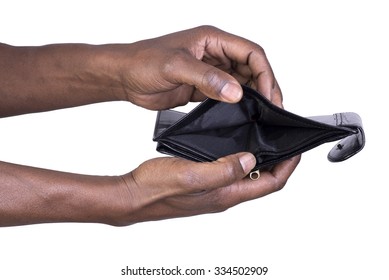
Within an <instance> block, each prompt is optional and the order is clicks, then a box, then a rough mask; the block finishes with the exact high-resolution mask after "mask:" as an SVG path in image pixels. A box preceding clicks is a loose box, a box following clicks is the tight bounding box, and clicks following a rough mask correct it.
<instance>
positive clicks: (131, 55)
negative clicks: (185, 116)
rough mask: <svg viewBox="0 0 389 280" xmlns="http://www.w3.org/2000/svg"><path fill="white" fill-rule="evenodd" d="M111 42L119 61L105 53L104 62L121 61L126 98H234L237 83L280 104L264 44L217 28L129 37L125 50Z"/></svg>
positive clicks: (172, 102) (151, 102)
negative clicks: (137, 38)
mask: <svg viewBox="0 0 389 280" xmlns="http://www.w3.org/2000/svg"><path fill="white" fill-rule="evenodd" d="M110 47H112V50H115V49H116V50H117V56H116V59H117V61H116V62H114V63H112V59H113V57H114V56H107V58H108V59H109V61H107V62H106V63H110V64H111V65H115V67H119V68H118V69H119V73H120V74H119V76H120V77H121V79H120V80H121V81H122V83H123V89H124V90H125V97H124V98H125V99H127V100H129V101H131V102H132V103H135V104H137V105H139V106H142V107H144V108H148V109H154V110H160V109H167V108H172V107H175V106H178V105H184V104H186V103H187V102H189V101H199V100H203V99H204V98H205V96H207V97H210V98H213V99H217V100H221V101H225V102H237V101H239V100H240V98H241V96H242V89H241V87H240V84H247V85H250V86H251V87H253V88H255V89H257V90H259V91H260V92H261V93H262V94H264V95H265V96H266V97H267V98H268V99H270V100H271V101H272V102H274V103H275V104H277V105H279V106H281V103H282V95H281V90H280V88H279V86H278V84H277V82H276V79H275V78H274V75H273V72H272V69H271V67H270V64H269V62H268V60H267V58H266V56H265V53H264V51H263V49H262V48H261V47H260V46H258V45H257V44H255V43H253V42H250V41H248V40H246V39H243V38H240V37H237V36H235V35H232V34H228V33H226V32H224V31H221V30H219V29H217V28H214V27H210V26H203V27H198V28H194V29H190V30H186V31H181V32H177V33H173V34H169V35H166V36H163V37H159V38H155V39H150V40H145V41H140V42H136V43H133V44H131V45H129V46H126V47H124V48H127V49H126V50H124V49H123V50H122V49H121V48H118V46H115V45H112V46H108V47H107V48H110ZM118 69H117V70H118ZM117 70H116V71H117ZM112 72H115V71H114V70H112Z"/></svg>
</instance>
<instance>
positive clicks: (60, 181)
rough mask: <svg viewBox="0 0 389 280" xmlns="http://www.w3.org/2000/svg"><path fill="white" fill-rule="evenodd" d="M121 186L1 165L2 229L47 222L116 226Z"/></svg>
mask: <svg viewBox="0 0 389 280" xmlns="http://www.w3.org/2000/svg"><path fill="white" fill-rule="evenodd" d="M121 184H122V182H121V179H120V178H119V177H114V176H89V175H79V174H72V173H64V172H57V171H51V170H46V169H40V168H33V167H27V166H20V165H15V164H10V163H4V162H0V226H14V225H25V224H36V223H47V222H98V223H107V224H115V217H117V216H118V213H121V210H120V207H121V205H122V204H121V203H122V201H120V198H121V197H123V195H124V194H123V193H121V190H122V189H121V188H120V186H121Z"/></svg>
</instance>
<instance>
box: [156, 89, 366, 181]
mask: <svg viewBox="0 0 389 280" xmlns="http://www.w3.org/2000/svg"><path fill="white" fill-rule="evenodd" d="M242 88H243V97H242V99H241V101H239V102H238V103H234V104H230V103H224V102H220V101H216V100H213V99H207V100H205V101H203V102H201V103H200V104H199V105H198V106H197V107H196V108H194V109H193V110H192V111H190V112H189V113H182V112H178V111H174V110H164V111H159V112H158V115H157V120H156V124H155V129H154V137H153V140H154V141H156V142H157V151H159V152H161V153H164V154H169V155H173V156H178V157H182V158H186V159H190V160H193V161H200V162H201V161H214V160H216V159H218V158H220V157H223V156H226V155H229V154H234V153H238V152H243V151H245V152H251V153H252V154H254V155H255V157H256V160H257V163H256V166H255V168H254V169H253V171H252V172H253V173H252V174H250V177H251V178H252V179H255V178H257V177H258V176H259V171H261V170H263V169H266V168H269V167H271V166H272V165H274V164H276V163H278V162H280V161H283V160H285V159H288V158H291V157H293V156H295V155H298V154H301V153H303V152H306V151H308V150H310V149H313V148H315V147H317V146H319V145H321V144H324V143H326V142H331V141H336V140H340V139H341V141H339V142H338V143H337V144H336V145H335V146H334V148H332V150H331V151H330V152H329V154H328V159H329V160H330V161H332V162H339V161H343V160H346V159H348V158H349V157H351V156H353V155H355V154H356V153H358V152H359V151H360V150H362V149H363V147H364V144H365V135H364V131H363V128H362V121H361V118H360V117H359V115H358V114H356V113H352V112H347V113H337V114H333V115H328V116H317V117H308V118H305V117H301V116H298V115H296V114H293V113H291V112H288V111H286V110H284V109H281V108H279V107H277V106H275V105H274V104H272V103H271V102H270V101H268V100H267V99H266V98H265V97H264V96H263V95H262V94H260V93H258V92H256V91H255V90H253V89H251V88H249V87H246V86H244V85H242ZM255 174H256V175H255Z"/></svg>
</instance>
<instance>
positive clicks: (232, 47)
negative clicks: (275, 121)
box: [0, 26, 299, 225]
mask: <svg viewBox="0 0 389 280" xmlns="http://www.w3.org/2000/svg"><path fill="white" fill-rule="evenodd" d="M240 84H246V85H249V86H251V87H253V88H255V89H256V90H258V91H260V92H261V93H263V94H264V95H265V96H266V97H267V98H268V99H269V100H271V101H272V102H273V103H274V104H276V105H278V106H282V94H281V90H280V88H279V86H278V84H277V81H276V79H275V77H274V75H273V72H272V69H271V67H270V64H269V62H268V60H267V58H266V55H265V53H264V51H263V49H262V48H261V47H260V46H258V45H257V44H254V43H252V42H250V41H248V40H246V39H243V38H240V37H238V36H235V35H232V34H229V33H226V32H224V31H222V30H219V29H217V28H214V27H210V26H203V27H198V28H194V29H190V30H186V31H181V32H178V33H173V34H170V35H166V36H163V37H159V38H155V39H150V40H144V41H140V42H136V43H132V44H124V45H118V44H111V45H99V46H92V45H82V44H59V45H48V46H42V47H12V46H7V45H4V44H0V98H1V103H0V117H1V116H11V115H17V114H24V113H31V112H41V111H47V110H53V109H59V108H66V107H72V106H80V105H84V104H90V103H96V102H104V101H114V100H126V101H130V102H132V103H134V104H136V105H139V106H142V107H144V108H147V109H152V110H162V109H167V108H173V107H176V106H179V105H184V104H186V103H188V102H190V101H201V100H204V99H205V98H206V97H210V98H213V99H217V100H220V101H224V102H237V101H239V100H240V98H241V97H242V94H243V93H242V89H241V87H240ZM298 162H299V157H295V158H293V159H290V160H286V161H285V162H282V163H280V164H278V165H276V166H274V167H273V168H272V169H271V170H269V171H267V172H262V173H261V177H260V178H259V180H257V181H252V180H250V179H248V178H247V174H248V173H249V172H250V170H251V169H252V168H253V167H254V166H255V157H254V156H253V155H252V154H250V153H239V154H234V155H229V156H227V157H224V158H220V159H218V160H217V161H214V162H206V163H195V162H191V161H188V160H184V159H180V158H168V157H164V158H155V159H151V160H149V161H146V162H144V163H142V164H141V165H140V166H139V167H138V168H136V169H135V170H133V171H132V172H130V173H128V174H124V175H122V176H112V177H99V176H89V175H88V176H87V175H79V174H69V173H64V172H56V171H51V170H42V169H37V168H29V167H23V166H18V165H12V164H8V163H1V162H0V171H1V172H0V225H18V224H30V223H41V222H60V221H62V222H65V221H67V222H68V221H77V222H102V223H107V224H112V225H128V224H133V223H137V222H142V221H150V220H159V219H166V218H174V217H183V216H191V215H197V214H203V213H212V212H219V211H223V210H225V209H227V208H229V207H232V206H234V205H236V204H238V203H241V202H244V201H247V200H251V199H255V198H258V197H262V196H264V195H267V194H269V193H272V192H274V191H277V190H279V189H281V188H282V187H283V186H284V185H285V183H286V181H287V180H288V178H289V176H290V175H291V174H292V172H293V170H294V169H295V167H296V166H297V164H298Z"/></svg>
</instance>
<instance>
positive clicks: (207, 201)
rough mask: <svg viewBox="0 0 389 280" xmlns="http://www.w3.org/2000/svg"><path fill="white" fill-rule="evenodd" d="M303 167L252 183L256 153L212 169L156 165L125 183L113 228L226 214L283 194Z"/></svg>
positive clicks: (291, 164) (167, 161)
mask: <svg viewBox="0 0 389 280" xmlns="http://www.w3.org/2000/svg"><path fill="white" fill-rule="evenodd" d="M298 162H299V157H295V158H292V159H290V160H286V161H285V162H283V163H281V164H279V165H277V166H275V167H274V168H273V169H272V170H270V171H266V172H262V173H261V177H260V178H259V179H258V180H257V181H252V180H251V179H249V178H247V177H246V175H247V174H248V173H249V172H250V170H251V169H252V168H253V167H254V165H255V158H254V156H253V155H252V154H250V153H239V154H235V155H230V156H227V157H224V158H220V159H219V160H217V161H215V162H206V163H195V162H191V161H188V160H184V159H179V158H156V159H152V160H149V161H146V162H145V163H143V164H141V165H140V166H139V167H138V168H137V169H135V170H134V171H133V172H131V173H129V174H126V175H124V176H122V177H121V178H122V182H121V184H120V188H121V191H120V192H119V193H121V199H115V201H116V202H120V204H121V207H115V209H120V211H119V212H116V213H117V215H116V216H115V217H111V218H109V219H108V220H107V221H108V222H107V223H110V224H113V225H129V224H133V223H137V222H143V221H151V220H161V219H167V218H176V217H184V216H193V215H198V214H204V213H214V212H220V211H224V210H226V209H228V208H230V207H232V206H234V205H236V204H239V203H241V202H244V201H247V200H252V199H255V198H259V197H262V196H265V195H267V194H270V193H272V192H275V191H277V190H280V189H281V188H282V187H283V186H284V185H285V183H286V181H287V179H288V178H289V176H290V175H291V173H292V172H293V170H294V169H295V167H296V166H297V164H298ZM110 214H113V212H110Z"/></svg>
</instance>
